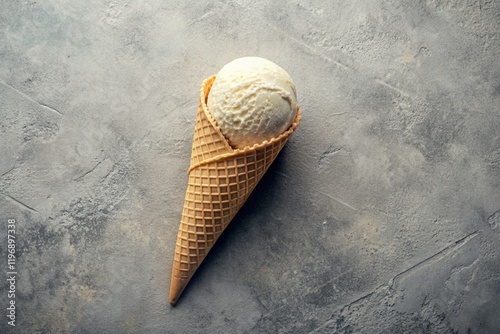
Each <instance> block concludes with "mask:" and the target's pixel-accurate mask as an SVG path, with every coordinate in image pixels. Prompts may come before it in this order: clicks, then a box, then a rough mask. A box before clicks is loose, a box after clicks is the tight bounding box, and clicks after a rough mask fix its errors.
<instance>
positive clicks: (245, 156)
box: [170, 75, 300, 305]
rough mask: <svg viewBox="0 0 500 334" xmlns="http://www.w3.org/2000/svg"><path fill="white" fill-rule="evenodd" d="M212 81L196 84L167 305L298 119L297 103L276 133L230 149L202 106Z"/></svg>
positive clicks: (271, 160) (178, 291)
mask: <svg viewBox="0 0 500 334" xmlns="http://www.w3.org/2000/svg"><path fill="white" fill-rule="evenodd" d="M214 80H215V75H214V76H212V77H209V78H208V79H206V80H205V81H204V82H203V85H202V87H201V94H200V102H199V105H198V114H197V117H196V125H195V130H194V137H193V145H192V151H191V162H190V167H189V178H188V186H187V190H186V197H185V200H184V208H183V211H182V218H181V223H180V226H179V232H178V235H177V242H176V245H175V254H174V262H173V268H172V279H171V282H170V304H172V305H174V304H175V303H176V302H177V300H178V298H179V296H180V295H181V293H182V291H183V290H184V288H185V287H186V286H187V284H188V282H189V280H190V279H191V277H192V276H193V274H194V273H195V271H196V269H198V267H199V266H200V264H201V262H202V261H203V260H204V259H205V256H206V255H207V254H208V252H209V251H210V249H211V248H212V246H213V245H214V243H215V242H216V241H217V239H218V238H219V236H220V235H221V234H222V232H223V231H224V229H225V228H226V227H227V226H228V225H229V223H230V222H231V220H232V219H233V217H234V216H235V215H236V213H237V212H238V211H239V210H240V208H241V207H242V206H243V204H244V203H245V201H246V200H247V198H248V197H249V196H250V194H251V192H252V191H253V190H254V188H255V186H256V185H257V183H258V182H259V181H260V180H261V178H262V176H263V175H264V173H265V172H266V171H267V169H268V168H269V166H270V165H271V164H272V162H273V161H274V159H275V158H276V156H277V155H278V153H279V152H280V151H281V149H282V148H283V146H284V145H285V143H286V141H287V140H288V138H289V137H290V135H291V134H292V132H293V131H294V130H295V128H296V127H297V125H298V124H299V121H300V108H299V109H298V110H297V116H296V118H295V121H294V122H293V124H292V125H291V126H290V128H289V129H288V130H287V131H285V132H283V133H282V134H281V135H279V136H278V137H276V138H273V139H271V140H269V141H264V142H263V143H261V144H256V145H253V146H252V147H245V148H243V149H233V148H232V147H231V146H230V145H229V143H228V141H227V139H226V138H225V137H224V135H223V134H222V132H221V131H220V129H219V128H218V126H217V124H216V122H215V120H214V119H213V118H212V116H211V115H210V113H209V112H208V109H207V106H206V101H207V96H208V93H209V91H210V88H211V87H212V83H213V81H214Z"/></svg>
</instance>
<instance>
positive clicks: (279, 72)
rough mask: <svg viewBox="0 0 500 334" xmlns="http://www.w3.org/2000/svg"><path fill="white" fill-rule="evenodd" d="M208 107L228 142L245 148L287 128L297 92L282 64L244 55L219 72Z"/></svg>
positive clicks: (291, 117) (236, 146)
mask: <svg viewBox="0 0 500 334" xmlns="http://www.w3.org/2000/svg"><path fill="white" fill-rule="evenodd" d="M207 107H208V110H209V112H210V113H211V114H212V116H213V117H214V119H215V121H216V122H217V124H218V126H219V127H220V130H221V131H222V133H223V134H224V136H226V138H227V140H228V141H229V144H230V145H231V146H233V147H234V148H243V147H245V146H252V145H254V144H260V143H262V142H263V141H264V140H270V139H272V138H274V137H277V136H279V135H280V134H281V133H283V132H284V131H285V130H287V129H288V128H289V127H290V125H291V124H292V122H293V120H294V119H295V115H296V113H297V94H296V92H295V85H294V83H293V80H292V78H291V77H290V75H288V73H287V72H286V71H285V70H283V69H282V68H281V67H279V66H278V65H276V64H274V63H273V62H271V61H269V60H267V59H264V58H259V57H243V58H238V59H235V60H233V61H232V62H230V63H228V64H227V65H225V66H224V67H223V68H222V69H221V70H220V71H219V73H218V74H217V77H216V78H215V81H214V83H213V86H212V88H211V90H210V93H209V95H208V101H207Z"/></svg>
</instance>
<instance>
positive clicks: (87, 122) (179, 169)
mask: <svg viewBox="0 0 500 334" xmlns="http://www.w3.org/2000/svg"><path fill="white" fill-rule="evenodd" d="M0 8H2V10H1V11H0V102H1V107H0V108H1V109H0V131H1V134H0V136H1V137H0V158H1V159H0V175H1V178H0V193H1V195H0V221H1V223H0V227H1V228H0V240H1V242H0V253H1V260H0V270H1V271H2V275H4V274H5V275H6V273H7V271H8V268H7V250H8V247H7V221H8V219H15V220H16V238H17V239H16V241H17V243H16V246H17V247H16V255H17V259H16V270H17V280H16V297H15V301H16V306H17V308H16V323H15V324H16V326H15V328H14V327H12V326H10V325H8V323H7V321H8V320H9V319H8V318H7V317H6V316H5V315H6V314H7V311H6V308H7V307H8V305H9V304H8V303H9V300H10V298H9V297H8V290H9V284H8V282H7V281H6V280H4V282H3V285H2V289H1V290H0V309H2V310H4V311H3V312H4V313H5V315H3V316H2V317H1V318H0V319H3V320H1V321H0V332H2V333H11V332H12V333H15V332H17V333H66V332H68V333H498V332H500V306H499V304H498V303H497V302H496V301H497V300H499V299H500V264H499V261H500V254H499V252H500V60H499V59H500V36H499V32H500V3H499V2H498V1H487V0H477V1H476V0H475V1H465V0H464V1H451V0H427V1H396V0H378V1H362V0H355V1H350V2H345V1H329V2H325V1H319V0H294V1H284V0H279V1H272V2H271V1H245V0H239V1H196V2H194V1H193V2H191V3H190V4H187V3H186V2H184V1H160V0H148V1H141V2H138V1H134V2H133V1H121V0H115V1H97V0H94V1H70V2H66V1H55V0H49V1H10V0H0ZM246 55H256V56H261V57H265V58H268V59H270V60H272V61H274V62H276V63H277V64H279V65H280V66H282V67H283V68H285V69H286V70H287V71H288V72H289V73H290V74H291V75H292V77H293V78H294V80H295V83H296V85H297V88H298V95H299V101H300V103H301V107H302V111H303V120H302V122H301V124H300V126H299V128H298V130H297V131H296V133H294V134H293V136H292V137H291V139H290V141H289V142H288V144H287V145H286V147H285V149H284V150H283V151H282V153H281V154H280V156H279V157H278V159H277V161H276V162H275V164H274V165H273V166H272V167H271V169H270V171H269V172H268V174H267V175H266V176H265V177H264V179H263V180H262V182H261V184H260V185H259V186H258V188H257V189H256V190H255V192H254V194H253V195H252V197H251V198H250V199H249V201H248V202H247V204H246V205H245V206H244V208H243V209H242V210H241V212H240V213H239V214H238V215H237V216H236V218H235V220H234V221H233V222H232V223H231V225H230V226H229V228H228V229H227V230H226V232H225V233H224V234H223V236H222V237H221V239H220V240H219V241H218V243H217V245H216V246H215V248H214V249H213V250H212V252H211V253H210V254H209V256H208V258H207V259H206V260H205V262H204V264H203V265H202V267H201V268H200V269H199V271H198V272H197V275H196V276H195V277H194V279H193V280H192V281H191V283H190V285H189V286H188V288H187V289H186V290H185V292H184V294H183V296H182V298H181V300H180V301H179V303H178V305H177V306H176V307H175V308H173V307H171V306H170V305H169V304H168V299H167V295H168V288H169V281H170V274H171V263H172V258H173V251H174V242H175V238H176V234H177V228H178V223H179V219H180V214H181V210H182V204H183V198H184V191H185V188H186V182H187V173H186V170H187V167H188V164H189V154H190V144H191V138H192V131H193V127H194V119H195V114H196V107H197V98H198V90H199V86H200V85H201V82H202V81H203V79H205V78H206V77H208V76H210V75H212V74H214V73H216V72H217V70H218V69H219V68H221V67H222V66H223V65H224V64H225V63H227V62H229V61H231V60H232V59H234V58H237V57H240V56H246Z"/></svg>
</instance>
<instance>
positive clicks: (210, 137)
mask: <svg viewBox="0 0 500 334" xmlns="http://www.w3.org/2000/svg"><path fill="white" fill-rule="evenodd" d="M214 80H215V76H212V77H210V78H208V79H207V80H205V82H204V84H203V85H202V88H201V95H200V103H199V105H198V114H197V116H196V125H195V128H194V136H193V146H192V149H191V166H195V165H197V164H199V163H201V162H203V161H205V160H207V159H210V158H212V157H214V156H218V155H221V154H224V153H231V152H233V148H232V147H231V146H229V144H228V142H227V140H226V138H225V137H224V135H223V134H222V133H221V132H220V131H219V130H218V129H217V128H216V127H215V126H214V125H215V124H214V123H215V121H214V120H209V119H208V117H207V115H206V113H205V110H204V106H206V100H205V98H206V96H207V95H208V92H209V90H210V88H211V87H212V83H213V81H214Z"/></svg>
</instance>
